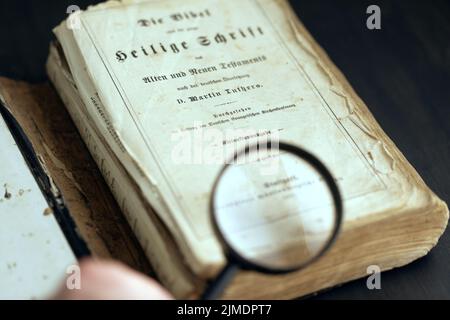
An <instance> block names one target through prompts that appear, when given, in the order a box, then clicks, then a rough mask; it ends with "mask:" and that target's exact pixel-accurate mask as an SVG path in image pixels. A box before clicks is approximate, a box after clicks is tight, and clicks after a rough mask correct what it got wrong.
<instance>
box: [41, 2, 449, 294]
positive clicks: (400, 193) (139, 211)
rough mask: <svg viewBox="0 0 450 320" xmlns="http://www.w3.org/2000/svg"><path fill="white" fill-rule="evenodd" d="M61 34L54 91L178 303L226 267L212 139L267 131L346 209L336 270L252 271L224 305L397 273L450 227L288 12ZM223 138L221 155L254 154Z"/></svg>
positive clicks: (72, 27) (187, 15)
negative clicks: (317, 164)
mask: <svg viewBox="0 0 450 320" xmlns="http://www.w3.org/2000/svg"><path fill="white" fill-rule="evenodd" d="M55 34H56V38H57V42H56V43H55V44H54V45H52V46H51V50H50V56H49V59H48V64H47V68H48V74H49V77H50V79H51V80H52V82H53V84H54V86H55V87H56V89H57V91H58V93H59V94H60V96H61V98H62V100H63V101H64V104H65V106H66V108H67V110H68V111H69V113H70V115H71V116H72V119H73V120H74V122H75V124H76V125H77V127H78V129H79V131H80V133H81V135H82V137H83V139H84V141H85V142H86V145H87V146H88V148H89V149H90V151H91V153H92V155H93V157H94V159H95V160H96V161H97V164H98V166H99V167H100V170H101V171H102V173H103V175H104V177H105V180H106V181H107V183H108V184H109V187H110V189H111V191H112V193H113V194H114V196H115V198H116V200H117V202H118V204H119V205H120V207H121V209H122V211H123V213H124V215H125V217H126V218H127V220H128V221H129V223H130V225H131V227H132V229H133V231H134V233H135V234H136V237H137V238H138V240H139V241H140V243H141V245H142V247H143V249H144V251H145V253H146V255H147V256H148V258H149V260H150V262H151V264H152V266H153V267H154V270H155V272H156V274H157V275H158V276H159V278H160V280H161V281H162V282H163V284H164V285H165V286H166V287H168V288H169V290H171V291H172V292H173V293H174V294H175V295H176V296H177V297H195V296H198V294H199V293H201V292H202V290H203V289H204V286H205V283H206V281H207V280H208V279H211V278H213V277H214V276H215V274H216V273H217V272H218V271H219V270H220V269H221V267H222V266H223V265H224V262H225V258H224V256H223V252H222V250H221V248H220V245H219V243H218V241H217V238H216V237H215V234H214V232H213V230H212V226H211V223H210V215H209V211H208V201H209V197H210V192H211V188H212V184H213V182H214V180H215V177H216V176H217V174H218V172H219V170H220V168H221V164H219V163H215V162H210V163H209V162H208V163H206V160H208V159H207V158H206V155H205V154H204V153H203V152H204V150H208V147H211V145H212V144H214V143H215V142H211V140H208V139H205V140H201V139H200V142H199V140H195V139H198V136H196V134H198V133H199V132H200V133H201V132H203V131H205V130H206V131H208V130H210V131H211V130H216V132H219V133H224V134H225V133H226V132H227V130H232V129H234V130H236V129H240V130H244V131H245V130H257V131H258V132H265V133H266V134H269V135H274V136H275V135H277V137H278V138H280V139H281V140H283V141H287V142H290V143H293V144H296V145H300V146H302V147H304V148H305V149H308V150H310V151H311V152H313V153H314V154H316V155H317V156H318V157H319V158H320V159H322V161H323V162H324V163H325V164H326V165H327V166H328V167H329V168H330V170H331V171H332V172H333V174H334V176H335V178H336V180H337V181H338V183H339V186H340V189H341V191H342V194H343V197H344V202H345V203H344V206H345V216H344V218H345V219H344V225H343V230H342V232H341V234H340V236H339V239H338V241H337V242H336V244H335V245H334V246H333V248H332V249H331V251H330V252H328V253H327V255H326V256H324V257H323V258H321V259H320V260H319V261H317V262H316V263H314V264H313V265H312V266H310V267H308V268H306V269H304V270H301V271H299V272H295V273H291V274H288V275H283V276H268V275H263V274H260V273H256V272H249V271H246V272H241V273H240V274H239V275H238V276H237V277H236V279H235V280H234V281H233V283H232V285H231V286H230V287H229V288H228V290H227V291H226V293H225V297H226V298H292V297H298V296H302V295H305V294H308V293H312V292H316V291H318V290H321V289H324V288H328V287H331V286H334V285H337V284H340V283H342V282H346V281H349V280H351V279H355V278H358V277H362V276H365V275H366V270H367V267H368V266H370V265H378V266H379V267H380V268H381V269H382V270H388V269H391V268H394V267H399V266H402V265H404V264H407V263H409V262H411V261H413V260H415V259H417V258H419V257H421V256H423V255H425V254H426V253H427V252H428V251H429V250H430V249H431V248H432V247H433V246H434V245H435V244H436V242H437V240H438V238H439V236H440V235H441V234H442V232H443V230H444V229H445V227H446V224H447V220H448V209H447V207H446V205H445V203H443V202H442V201H441V200H439V199H438V198H437V197H436V196H435V195H434V193H433V192H432V191H430V190H429V189H428V187H427V186H426V185H425V184H424V182H423V181H422V179H421V178H420V176H419V175H418V174H417V172H416V171H415V170H414V168H413V167H412V166H411V165H410V164H409V163H408V162H407V160H406V159H405V158H404V157H403V155H402V154H401V152H400V151H399V150H398V149H397V148H396V146H395V145H394V143H393V142H392V141H391V140H390V139H389V138H388V137H387V136H386V134H385V133H384V132H383V131H382V129H381V128H380V126H379V125H378V124H377V123H376V121H375V119H374V118H373V116H372V115H371V114H370V112H369V110H368V108H367V107H366V106H365V105H364V103H363V102H362V101H361V100H360V99H359V98H358V96H357V95H356V94H355V92H354V91H353V90H352V88H351V87H350V85H349V84H348V83H347V81H346V80H345V78H344V77H343V75H342V74H341V73H340V72H339V71H338V70H337V69H336V67H335V66H334V65H333V63H332V62H331V61H330V60H329V58H328V57H327V56H326V54H325V53H324V52H323V51H322V49H321V48H320V47H319V46H318V45H317V44H316V43H315V41H314V40H313V39H312V38H311V36H310V35H309V34H308V32H307V31H306V30H305V28H304V27H303V26H302V24H301V23H300V21H299V20H298V19H297V18H296V16H295V14H294V13H293V12H292V10H291V8H290V7H289V5H288V4H287V2H285V1H280V0H230V1H208V2H204V1H197V0H189V1H178V0H173V1H137V0H134V1H123V2H117V1H110V2H106V3H102V4H100V5H97V6H94V7H91V8H89V9H88V10H87V11H84V12H81V13H77V14H75V15H72V16H71V17H70V18H69V19H68V21H64V22H63V23H62V24H61V25H60V26H58V27H57V28H55ZM227 138H228V140H227V139H223V141H222V140H221V141H220V142H221V143H222V145H223V146H226V145H227V143H228V141H230V140H231V141H240V140H241V139H245V140H247V138H245V137H244V136H230V137H227ZM184 139H188V140H184ZM189 139H190V140H189ZM250 140H251V138H250ZM192 141H195V142H197V143H193V142H192ZM198 142H199V143H198ZM186 144H187V145H189V149H188V151H187V152H186V149H184V148H185V146H186ZM222 151H223V154H224V155H225V156H224V158H228V157H229V156H230V154H229V150H228V149H227V148H226V147H223V150H222Z"/></svg>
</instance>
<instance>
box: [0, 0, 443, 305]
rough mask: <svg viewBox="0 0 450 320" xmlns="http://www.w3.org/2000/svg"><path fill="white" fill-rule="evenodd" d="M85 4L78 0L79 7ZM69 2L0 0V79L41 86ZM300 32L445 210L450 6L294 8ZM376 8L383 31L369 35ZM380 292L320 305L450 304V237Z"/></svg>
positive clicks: (338, 292) (390, 277)
mask: <svg viewBox="0 0 450 320" xmlns="http://www.w3.org/2000/svg"><path fill="white" fill-rule="evenodd" d="M90 2H91V1H85V0H83V1H81V0H80V1H76V3H77V4H78V5H79V6H80V7H81V8H84V7H85V6H86V4H87V3H90ZM72 3H73V2H71V1H66V0H60V1H49V0H48V1H37V0H35V1H31V0H29V1H2V2H0V38H1V41H2V45H0V75H1V76H6V77H12V78H15V79H21V80H26V81H33V82H40V81H45V80H46V76H45V71H44V62H45V59H46V56H47V52H48V43H49V41H50V39H51V38H52V35H51V31H50V30H51V28H52V27H53V26H55V25H56V24H57V23H59V22H60V21H61V20H62V19H63V18H64V17H65V16H66V13H65V12H66V8H67V6H68V5H69V4H72ZM292 4H293V6H294V9H295V10H296V12H297V13H298V15H299V16H300V18H301V20H302V21H303V22H304V24H305V25H306V27H307V28H308V29H309V31H310V32H311V33H312V35H313V36H314V37H315V38H316V40H317V41H318V42H319V44H320V45H322V47H323V48H324V49H325V50H326V51H327V52H328V54H329V55H330V57H331V59H332V60H333V61H334V62H335V64H336V65H337V66H338V67H339V68H340V69H341V70H342V71H343V73H344V74H345V75H346V76H347V78H348V79H349V81H350V83H351V84H352V85H353V87H354V88H355V90H356V92H357V93H358V94H359V95H360V96H361V98H362V99H363V100H364V101H365V102H366V104H367V105H368V106H369V108H370V110H371V111H372V113H373V114H374V116H375V117H376V119H377V120H378V121H379V122H380V124H381V125H382V127H383V128H384V130H385V131H386V132H387V134H388V135H389V136H390V137H391V138H392V140H394V142H395V143H396V144H397V146H398V147H399V148H400V150H401V151H402V152H403V153H404V155H405V156H406V157H407V158H408V160H409V161H410V162H411V163H412V164H413V165H414V166H415V167H416V169H417V170H418V172H419V173H420V174H421V175H422V177H423V178H424V180H425V181H426V182H427V184H428V185H429V186H430V187H431V189H433V190H434V191H435V192H436V193H437V194H438V195H439V196H440V197H441V198H442V199H443V200H445V201H446V202H447V203H450V40H449V39H450V2H449V1H444V0H441V1H439V0H436V1H426V0H423V1H412V0H397V1H395V0H392V1H366V0H361V1H351V0H345V1H344V0H320V1H319V0H308V1H305V0H303V1H292ZM370 4H378V5H379V6H380V8H381V11H382V30H376V31H371V30H368V29H367V28H366V18H367V15H366V13H365V12H366V8H367V6H368V5H370ZM381 284H382V289H381V290H368V289H367V288H366V280H365V279H361V280H357V281H354V282H352V283H349V284H345V285H343V286H341V287H340V288H335V289H332V290H329V291H327V292H325V293H322V294H320V295H318V296H317V297H316V298H318V299H402V298H405V299H433V298H441V299H450V231H449V230H447V231H446V233H445V234H444V235H443V237H442V238H441V240H440V242H439V244H438V245H437V247H436V248H435V249H433V250H432V251H431V253H430V254H429V255H428V256H426V257H425V258H423V259H420V260H419V261H416V262H414V263H412V264H410V265H408V266H406V267H403V268H401V269H398V270H392V271H389V272H386V273H383V274H382V277H381Z"/></svg>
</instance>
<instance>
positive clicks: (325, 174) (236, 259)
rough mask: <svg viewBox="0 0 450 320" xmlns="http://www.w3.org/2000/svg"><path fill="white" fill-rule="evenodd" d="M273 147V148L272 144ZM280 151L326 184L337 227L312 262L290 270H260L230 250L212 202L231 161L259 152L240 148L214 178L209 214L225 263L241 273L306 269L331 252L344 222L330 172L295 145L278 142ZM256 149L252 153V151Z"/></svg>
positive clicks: (252, 146) (230, 246)
mask: <svg viewBox="0 0 450 320" xmlns="http://www.w3.org/2000/svg"><path fill="white" fill-rule="evenodd" d="M274 145H275V144H274ZM275 146H276V147H277V148H278V150H279V151H287V152H290V153H292V154H294V155H296V156H298V157H300V158H302V159H303V160H305V161H306V162H307V163H309V164H310V165H312V167H313V168H314V169H315V170H316V171H317V172H318V173H319V174H320V175H321V176H322V178H323V179H324V181H325V183H326V184H327V186H328V188H329V190H330V192H331V195H332V198H333V202H334V209H335V218H336V223H335V226H334V230H333V233H332V234H331V237H330V239H329V240H328V243H327V244H326V245H325V246H324V247H323V248H322V249H321V250H320V252H319V253H318V254H317V255H316V256H315V257H314V258H312V259H311V260H308V261H306V262H305V263H302V264H300V265H298V266H295V267H290V268H272V267H269V266H263V265H262V264H258V263H254V262H252V261H250V260H248V259H246V258H244V257H243V256H242V255H241V254H239V252H238V251H237V250H235V249H234V248H233V246H232V245H231V244H230V243H229V242H228V241H227V239H226V238H225V237H224V235H223V232H222V231H221V230H220V227H219V224H218V222H217V219H216V214H215V210H214V202H215V196H216V190H217V186H218V184H219V181H220V179H221V178H222V176H223V174H224V173H225V171H226V170H227V169H228V168H229V167H230V166H232V165H233V163H234V161H236V160H237V159H238V158H239V157H241V156H242V155H244V154H246V153H249V152H250V150H258V149H260V144H259V143H257V144H253V145H247V146H246V147H245V148H242V149H241V150H240V151H238V152H236V153H235V155H234V156H233V158H232V159H231V160H232V161H228V162H227V163H226V164H225V165H224V166H223V168H222V169H221V171H220V172H219V175H218V176H217V178H216V181H215V182H214V185H213V189H212V196H211V199H210V204H209V206H210V214H211V218H212V224H213V228H214V231H215V234H216V236H217V238H218V240H219V242H220V244H221V246H222V249H223V251H224V254H225V256H226V258H227V259H228V263H235V264H237V265H238V266H239V267H240V268H241V269H244V270H254V271H258V272H262V273H268V274H283V273H288V272H293V271H296V270H299V269H303V268H305V267H306V266H308V265H310V264H312V263H313V262H315V261H317V260H318V259H319V258H321V257H322V256H323V255H324V254H325V253H326V252H327V251H328V249H330V247H331V246H332V245H333V244H334V242H335V241H336V239H337V237H338V235H339V231H340V229H341V225H342V218H343V204H342V198H341V193H340V191H339V187H338V186H337V184H336V182H335V181H334V178H333V176H332V174H331V173H330V171H329V170H328V169H327V167H326V166H325V165H324V164H323V163H322V162H321V161H320V160H319V159H318V158H316V157H315V156H314V155H312V154H311V153H309V152H308V151H306V150H304V149H302V148H300V147H297V146H295V145H292V144H289V143H284V142H279V143H277V144H276V145H275ZM263 147H264V148H266V149H270V148H272V143H271V142H270V141H269V142H267V143H265V144H264V146H263ZM253 148H255V149H253Z"/></svg>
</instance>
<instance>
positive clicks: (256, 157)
mask: <svg viewBox="0 0 450 320" xmlns="http://www.w3.org/2000/svg"><path fill="white" fill-rule="evenodd" d="M210 210H211V220H212V224H213V227H214V230H215V233H216V235H217V239H218V240H219V241H220V244H221V246H222V248H223V250H224V253H225V255H226V258H227V265H226V266H225V267H224V269H223V270H222V271H221V272H220V273H219V275H218V276H217V277H216V278H215V279H214V280H213V281H212V282H211V283H209V285H208V286H207V288H206V290H205V292H204V293H203V295H202V297H201V298H202V299H206V300H210V299H217V298H219V297H220V295H221V294H222V292H223V290H224V289H225V288H226V286H227V285H228V283H229V282H230V281H231V280H232V279H233V277H234V276H235V274H236V273H237V271H239V270H254V271H258V272H262V273H268V274H284V273H288V272H293V271H297V270H300V269H302V268H304V267H306V266H308V265H310V264H311V263H313V262H314V261H316V260H317V259H318V258H320V257H321V256H322V255H323V254H324V253H325V252H326V251H327V250H328V249H329V248H330V247H331V246H332V244H333V243H334V241H335V240H336V238H337V236H338V233H339V230H340V227H341V222H342V214H343V213H342V211H343V207H342V199H341V196H340V192H339V189H338V186H337V184H336V182H335V179H334V178H333V176H332V175H331V173H330V172H329V170H328V169H327V168H326V167H325V165H324V164H323V163H322V162H321V161H320V160H319V159H318V158H316V157H315V156H313V155H312V154H311V153H309V152H307V151H305V150H303V149H301V148H299V147H297V146H294V145H292V144H288V143H282V142H279V143H277V144H276V145H274V144H272V143H270V142H269V143H266V144H265V145H264V146H262V145H260V144H256V145H251V146H246V147H245V148H243V149H242V150H240V151H238V152H237V153H236V154H235V155H234V157H233V159H231V161H228V162H227V163H226V164H225V166H224V167H223V168H222V170H221V171H220V173H219V175H218V177H217V179H216V181H215V184H214V187H213V191H212V195H211V202H210Z"/></svg>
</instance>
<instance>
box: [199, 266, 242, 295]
mask: <svg viewBox="0 0 450 320" xmlns="http://www.w3.org/2000/svg"><path fill="white" fill-rule="evenodd" d="M238 270H239V267H238V266H237V265H236V264H234V263H228V264H227V266H226V267H225V268H224V269H223V270H222V271H221V272H220V273H219V275H218V276H217V278H216V279H214V280H213V281H212V282H211V283H210V284H209V285H208V287H207V288H206V290H205V292H203V294H202V296H201V299H202V300H217V299H218V298H219V297H220V296H221V295H222V292H223V291H224V290H225V288H226V286H227V285H228V284H229V283H230V281H231V279H233V277H234V275H235V274H236V273H237V271H238Z"/></svg>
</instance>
